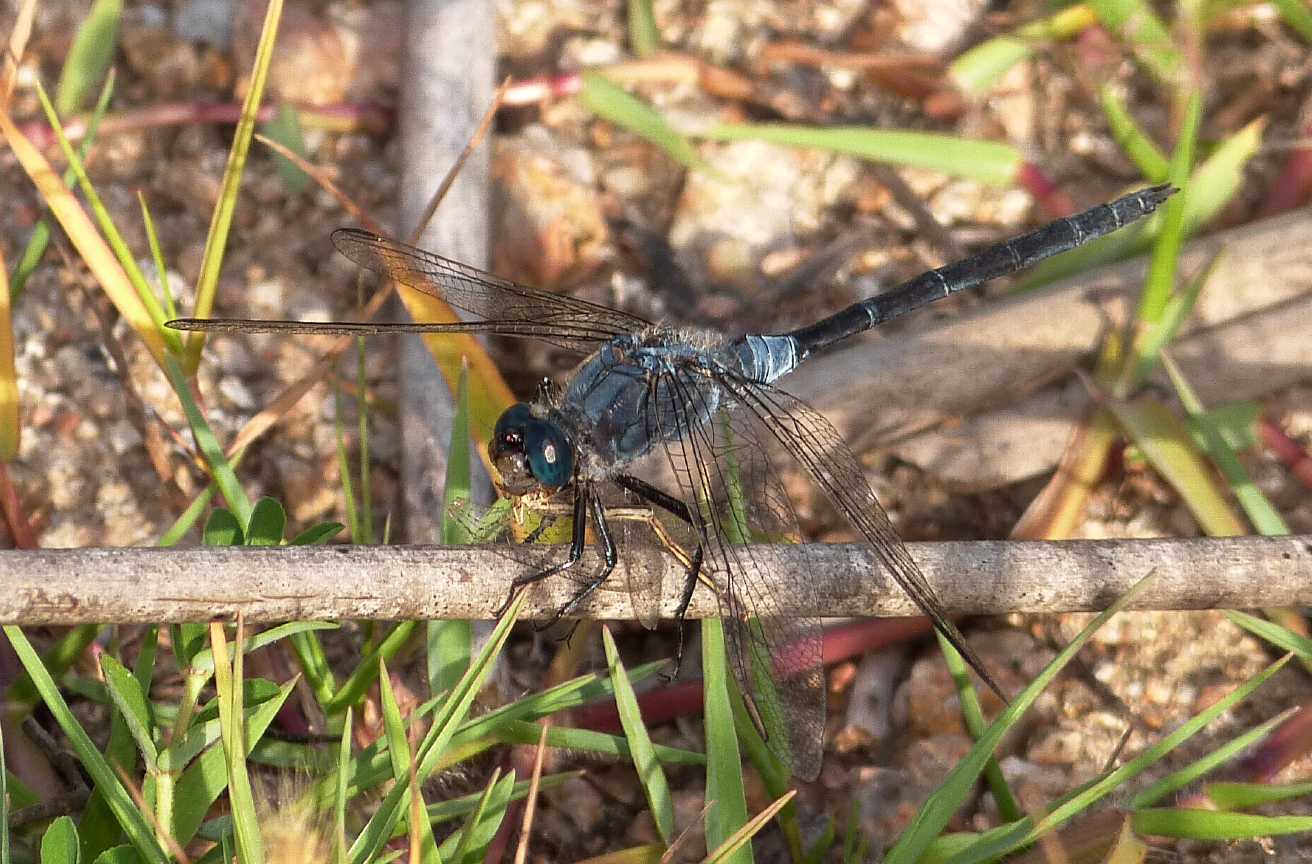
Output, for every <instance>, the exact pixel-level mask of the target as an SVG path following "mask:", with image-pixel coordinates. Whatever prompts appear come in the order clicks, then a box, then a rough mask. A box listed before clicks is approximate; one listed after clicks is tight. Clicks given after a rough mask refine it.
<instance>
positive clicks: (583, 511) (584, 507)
mask: <svg viewBox="0 0 1312 864" xmlns="http://www.w3.org/2000/svg"><path fill="white" fill-rule="evenodd" d="M589 497H590V495H589V494H586V493H584V492H582V491H580V490H579V489H578V487H575V489H574V530H573V536H572V537H571V539H570V544H569V557H568V558H567V559H566V560H564V561H562V562H561V563H559V564H557V565H555V566H554V567H548V568H547V569H546V570H543V571H541V572H539V573H530V574H528V575H527V576H516V577H515V578H514V579H512V580H510V596H509V597H507V598H506V602H505V603H502V604H501V608H500V609H498V610H497V611H496V616H495V617H497V618H500V617H501V616H502V615H504V614H505V612H506V610H507V609H509V608H510V604H511V603H513V602H514V601H515V595H516V594H518V593H519V590H520V589H521V588H523V587H524V586H525V585H532V584H533V583H534V582H541V581H542V580H543V579H547V578H549V577H551V576H555V575H556V574H557V573H564V572H565V571H566V570H568V569H569V568H571V567H573V566H574V565H575V564H577V563H579V559H580V558H582V557H583V546H584V544H585V542H586V539H587V535H588V498H589ZM559 617H560V616H559V615H557V616H556V618H559ZM553 620H555V619H553Z"/></svg>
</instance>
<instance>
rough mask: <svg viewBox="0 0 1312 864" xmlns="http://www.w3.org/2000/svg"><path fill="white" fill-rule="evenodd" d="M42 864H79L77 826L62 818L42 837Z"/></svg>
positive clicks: (51, 825) (53, 823) (70, 820)
mask: <svg viewBox="0 0 1312 864" xmlns="http://www.w3.org/2000/svg"><path fill="white" fill-rule="evenodd" d="M41 864H78V839H77V826H76V825H74V824H73V820H72V819H70V818H69V817H67V816H60V817H59V818H58V819H56V820H55V821H54V822H51V823H50V827H49V828H47V829H46V833H45V834H43V835H41Z"/></svg>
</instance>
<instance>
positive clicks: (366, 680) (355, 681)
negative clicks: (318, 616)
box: [323, 621, 419, 714]
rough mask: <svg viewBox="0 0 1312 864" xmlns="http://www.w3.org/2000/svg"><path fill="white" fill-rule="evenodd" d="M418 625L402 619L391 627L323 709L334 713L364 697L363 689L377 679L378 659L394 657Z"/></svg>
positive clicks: (367, 687)
mask: <svg viewBox="0 0 1312 864" xmlns="http://www.w3.org/2000/svg"><path fill="white" fill-rule="evenodd" d="M418 627H419V622H418V621H402V622H400V623H399V624H397V625H396V626H395V627H393V628H392V630H391V632H390V633H388V634H387V636H386V638H384V639H383V641H382V642H380V643H379V644H378V645H377V646H376V647H375V648H374V649H373V650H372V651H370V652H369V654H368V655H366V656H365V659H364V660H362V661H361V662H360V664H359V665H358V666H356V667H355V669H354V670H353V671H352V672H351V674H350V676H349V677H348V678H347V679H346V680H345V681H344V682H342V686H341V687H339V688H338V689H337V692H335V693H334V694H333V698H332V699H330V700H329V701H328V702H327V703H325V704H324V706H323V708H324V710H325V711H326V712H328V713H329V714H336V713H338V712H340V711H342V710H344V709H345V708H346V706H347V705H354V704H356V703H357V702H359V701H360V700H361V699H362V698H364V694H365V691H367V690H368V689H369V687H370V686H372V685H373V683H374V681H375V680H377V675H378V668H379V667H378V663H379V661H380V660H391V659H392V658H394V657H396V655H397V652H399V651H400V650H401V649H402V648H404V647H405V644H406V643H407V642H409V641H410V637H411V636H413V635H414V632H415V630H416V629H418Z"/></svg>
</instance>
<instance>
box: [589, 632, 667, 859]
mask: <svg viewBox="0 0 1312 864" xmlns="http://www.w3.org/2000/svg"><path fill="white" fill-rule="evenodd" d="M601 641H602V644H603V645H604V646H605V649H606V664H607V666H608V667H609V668H610V677H611V681H613V682H614V684H615V705H616V707H618V708H619V714H620V725H622V726H623V727H624V737H625V738H626V739H627V740H628V742H629V751H630V753H631V758H632V759H633V767H634V768H635V769H636V770H637V772H638V779H639V780H640V781H641V782H642V791H643V793H644V794H645V795H646V796H647V806H648V807H649V808H650V809H651V815H652V821H653V822H655V823H656V832H657V833H658V834H660V835H661V840H663V841H665V845H667V846H668V845H669V844H670V843H671V842H672V841H673V840H674V801H673V799H672V798H671V797H670V787H669V784H668V783H667V782H666V781H665V772H663V771H662V770H661V766H660V762H659V761H658V760H657V758H656V753H655V751H654V750H653V749H652V744H651V736H650V735H648V734H647V727H646V726H645V725H643V722H642V712H641V711H640V710H638V697H637V696H636V695H635V694H634V692H633V685H632V684H630V683H629V677H628V675H627V674H626V673H625V671H624V663H623V662H622V661H621V660H620V654H619V650H618V649H617V648H616V647H615V638H614V637H613V636H611V633H610V628H609V627H602V628H601Z"/></svg>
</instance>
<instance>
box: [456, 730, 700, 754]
mask: <svg viewBox="0 0 1312 864" xmlns="http://www.w3.org/2000/svg"><path fill="white" fill-rule="evenodd" d="M489 734H490V735H491V736H492V738H493V739H494V740H495V742H496V743H500V744H524V745H529V746H532V745H536V744H537V743H538V739H539V738H540V737H541V735H542V727H541V726H539V725H538V724H536V723H531V722H529V721H526V720H506V721H504V722H502V723H501V724H499V725H498V726H497V728H496V729H494V730H492V732H491V733H489ZM453 746H454V741H453ZM547 746H548V747H557V748H559V749H562V750H577V751H579V752H583V753H595V754H597V755H598V756H612V757H615V758H617V759H632V758H633V750H632V748H631V745H630V743H629V741H628V740H627V739H625V738H624V737H622V736H619V735H609V734H607V733H605V732H596V731H593V730H592V729H576V728H573V727H570V726H550V727H548V728H547ZM652 755H653V757H654V758H655V759H656V760H657V761H658V762H660V763H662V764H665V765H705V764H706V755H705V754H703V753H694V752H693V751H691V750H680V749H678V748H677V747H667V746H665V745H663V744H655V745H653V746H652Z"/></svg>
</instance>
